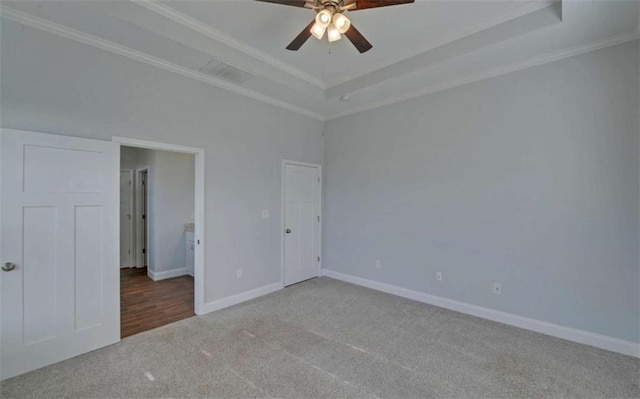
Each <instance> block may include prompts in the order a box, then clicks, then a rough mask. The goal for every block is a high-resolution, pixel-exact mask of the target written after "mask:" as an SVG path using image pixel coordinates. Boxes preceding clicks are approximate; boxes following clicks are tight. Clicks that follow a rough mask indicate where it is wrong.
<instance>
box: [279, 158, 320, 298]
mask: <svg viewBox="0 0 640 399" xmlns="http://www.w3.org/2000/svg"><path fill="white" fill-rule="evenodd" d="M284 228H285V231H284V284H285V286H286V285H291V284H295V283H298V282H301V281H304V280H308V279H310V278H313V277H317V276H319V274H320V167H319V166H302V165H295V164H285V165H284Z"/></svg>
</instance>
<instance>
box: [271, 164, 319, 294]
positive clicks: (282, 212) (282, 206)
mask: <svg viewBox="0 0 640 399" xmlns="http://www.w3.org/2000/svg"><path fill="white" fill-rule="evenodd" d="M286 165H297V166H306V167H309V168H317V169H318V177H319V178H320V181H319V188H318V213H319V215H318V216H320V222H319V223H320V229H319V233H318V234H319V238H318V239H319V240H320V243H319V245H318V248H319V249H318V256H319V257H320V261H319V262H318V277H320V276H322V222H323V220H324V219H323V218H322V185H323V183H324V180H323V179H322V165H319V164H315V163H307V162H298V161H290V160H288V159H283V160H282V167H281V168H282V169H281V175H282V176H281V184H280V280H281V282H282V286H283V287H284V229H285V221H284V219H285V198H284V196H285V166H286Z"/></svg>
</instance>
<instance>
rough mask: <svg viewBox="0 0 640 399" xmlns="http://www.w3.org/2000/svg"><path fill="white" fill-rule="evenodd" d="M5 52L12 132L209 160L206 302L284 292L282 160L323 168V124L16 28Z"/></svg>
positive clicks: (7, 120)
mask: <svg viewBox="0 0 640 399" xmlns="http://www.w3.org/2000/svg"><path fill="white" fill-rule="evenodd" d="M1 40H2V47H1V48H0V51H1V52H2V59H1V65H0V68H1V70H2V76H1V86H0V93H1V94H0V95H1V98H0V101H1V102H2V126H3V127H6V128H15V129H24V130H33V131H40V132H49V133H56V134H64V135H71V136H81V137H88V138H95V139H103V140H110V139H111V137H112V136H123V137H130V138H137V139H144V140H153V141H159V142H164V143H171V144H180V145H186V146H192V147H200V148H204V149H205V151H206V159H205V168H206V170H205V173H206V182H205V186H206V187H205V189H206V198H207V201H206V206H205V213H206V230H207V242H206V244H207V246H206V253H205V264H206V265H205V300H206V301H212V300H215V299H219V298H222V297H225V296H228V295H232V294H236V293H241V292H245V291H248V290H251V289H254V288H257V287H261V286H264V285H267V284H271V283H275V282H278V281H280V180H281V176H280V168H281V160H282V159H293V160H300V161H306V162H312V163H321V162H322V154H323V138H322V122H320V121H317V120H313V119H310V118H307V117H304V116H300V115H298V114H295V113H291V112H288V111H285V110H282V109H280V108H277V107H273V106H270V105H266V104H264V103H261V102H258V101H254V100H250V99H248V98H246V97H242V96H238V95H235V94H233V93H230V92H227V91H224V90H221V89H218V88H215V87H212V86H210V85H206V84H204V83H202V82H198V81H195V80H192V79H188V78H185V77H182V76H179V75H176V74H172V73H169V72H166V71H163V70H160V69H157V68H154V67H151V66H148V65H145V64H142V63H138V62H135V61H132V60H129V59H127V58H123V57H120V56H117V55H114V54H111V53H108V52H105V51H102V50H99V49H96V48H93V47H90V46H86V45H83V44H79V43H76V42H73V41H70V40H67V39H63V38H60V37H57V36H54V35H51V34H47V33H43V32H40V31H37V30H33V29H30V28H25V27H23V26H21V25H18V24H16V23H13V22H10V21H6V20H3V21H2V39H1ZM262 209H269V210H270V211H271V218H269V219H261V217H260V211H261V210H262ZM239 267H242V268H243V269H244V277H243V278H242V279H237V278H236V269H237V268H239Z"/></svg>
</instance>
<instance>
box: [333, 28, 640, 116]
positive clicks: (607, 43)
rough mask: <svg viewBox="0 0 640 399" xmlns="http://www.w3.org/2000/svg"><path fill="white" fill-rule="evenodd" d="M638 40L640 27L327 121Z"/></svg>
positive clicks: (404, 95) (427, 89)
mask: <svg viewBox="0 0 640 399" xmlns="http://www.w3.org/2000/svg"><path fill="white" fill-rule="evenodd" d="M638 39H640V27H639V28H638V30H637V31H636V32H634V33H631V34H626V35H621V36H615V37H612V38H609V39H605V40H602V41H599V42H596V43H592V44H588V45H584V46H577V47H574V48H570V49H566V50H561V51H555V52H550V53H547V54H544V55H541V56H538V57H534V58H531V59H529V60H527V61H524V62H517V63H514V64H510V65H506V66H501V67H496V68H492V69H489V70H488V71H485V72H483V73H480V74H475V75H469V76H466V77H464V78H461V79H455V80H452V81H449V82H444V83H441V84H438V85H434V86H429V87H426V88H423V89H421V90H417V91H413V92H410V93H406V94H403V95H401V96H395V97H390V98H387V99H385V100H382V101H377V102H374V103H371V104H367V105H363V106H361V107H356V108H353V109H350V110H348V111H345V112H340V113H334V114H331V115H330V116H329V115H327V116H325V120H326V121H330V120H334V119H338V118H342V117H345V116H349V115H353V114H357V113H360V112H365V111H369V110H372V109H376V108H380V107H384V106H386V105H391V104H395V103H399V102H403V101H407V100H411V99H414V98H418V97H422V96H426V95H428V94H432V93H436V92H439V91H444V90H448V89H453V88H455V87H459V86H463V85H466V84H469V83H475V82H479V81H481V80H485V79H490V78H494V77H497V76H500V75H506V74H509V73H512V72H517V71H521V70H524V69H529V68H533V67H536V66H540V65H544V64H548V63H550V62H554V61H560V60H562V59H565V58H570V57H574V56H577V55H580V54H585V53H589V52H592V51H596V50H600V49H603V48H606V47H611V46H616V45H618V44H623V43H627V42H631V41H634V40H638Z"/></svg>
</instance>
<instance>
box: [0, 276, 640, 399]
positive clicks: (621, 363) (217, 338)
mask: <svg viewBox="0 0 640 399" xmlns="http://www.w3.org/2000/svg"><path fill="white" fill-rule="evenodd" d="M639 380H640V360H639V359H634V358H631V357H627V356H623V355H619V354H615V353H611V352H607V351H603V350H599V349H595V348H592V347H588V346H583V345H579V344H575V343H572V342H568V341H564V340H561V339H556V338H552V337H548V336H544V335H541V334H536V333H532V332H529V331H525V330H521V329H517V328H514V327H509V326H505V325H502V324H498V323H494V322H490V321H487V320H483V319H478V318H474V317H471V316H466V315H463V314H460V313H455V312H451V311H448V310H444V309H440V308H437V307H433V306H429V305H425V304H421V303H417V302H413V301H410V300H407V299H403V298H399V297H395V296H392V295H387V294H384V293H380V292H376V291H373V290H369V289H366V288H361V287H357V286H354V285H350V284H346V283H343V282H339V281H335V280H331V279H328V278H319V279H314V280H310V281H307V282H305V283H302V284H298V285H295V286H293V287H290V288H287V289H285V290H282V291H279V292H277V293H274V294H271V295H268V296H265V297H262V298H258V299H256V300H254V301H251V302H248V303H245V304H241V305H238V306H235V307H232V308H229V309H225V310H222V311H219V312H215V313H212V314H208V315H205V316H202V317H193V318H190V319H187V320H183V321H180V322H177V323H174V324H171V325H168V326H165V327H161V328H158V329H156V330H152V331H148V332H145V333H142V334H139V335H135V336H132V337H129V338H126V339H124V340H122V342H121V343H119V344H117V345H113V346H110V347H107V348H103V349H100V350H97V351H95V352H91V353H88V354H85V355H82V356H79V357H76V358H74V359H70V360H67V361H64V362H61V363H57V364H55V365H52V366H49V367H46V368H43V369H40V370H36V371H34V372H31V373H28V374H24V375H22V376H18V377H15V378H13V379H10V380H7V381H4V382H3V383H2V384H1V387H0V394H1V397H2V398H5V399H8V398H58V397H64V398H183V397H184V398H186V397H211V398H213V397H217V398H263V397H271V398H359V397H363V398H431V397H434V398H524V397H529V398H638V397H640V388H639Z"/></svg>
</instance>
